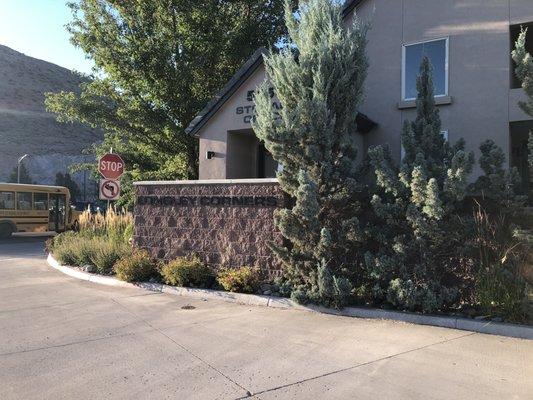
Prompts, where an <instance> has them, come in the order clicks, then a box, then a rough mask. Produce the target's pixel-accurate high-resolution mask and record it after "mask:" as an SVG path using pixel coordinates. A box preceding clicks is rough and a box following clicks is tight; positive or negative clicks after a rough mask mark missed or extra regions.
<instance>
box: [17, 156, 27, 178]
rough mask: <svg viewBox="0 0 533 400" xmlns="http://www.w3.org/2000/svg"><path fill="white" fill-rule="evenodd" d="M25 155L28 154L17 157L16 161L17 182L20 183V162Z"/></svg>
mask: <svg viewBox="0 0 533 400" xmlns="http://www.w3.org/2000/svg"><path fill="white" fill-rule="evenodd" d="M26 157H28V154H24V155H23V156H22V157H20V158H19V160H18V162H17V183H20V164H21V163H22V160H24V159H25V158H26Z"/></svg>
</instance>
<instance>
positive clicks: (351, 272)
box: [253, 0, 368, 307]
mask: <svg viewBox="0 0 533 400" xmlns="http://www.w3.org/2000/svg"><path fill="white" fill-rule="evenodd" d="M285 20H286V24H287V28H288V32H289V36H290V40H289V43H288V45H287V47H286V48H285V49H283V50H282V51H281V52H280V53H279V54H276V53H273V52H271V53H270V54H269V55H268V56H267V57H265V64H266V70H267V76H268V82H267V83H265V84H264V85H263V86H262V87H261V89H260V90H258V93H257V95H256V98H255V104H256V119H255V122H254V124H253V127H254V130H255V132H256V134H257V136H258V137H259V138H260V139H261V140H262V141H264V143H265V147H266V148H267V149H268V150H269V151H270V153H272V155H273V157H274V159H275V160H276V161H278V162H279V163H280V164H281V165H282V166H283V171H282V172H279V173H278V178H279V181H280V185H281V187H282V189H283V190H284V191H285V192H286V193H288V194H289V195H290V196H291V197H292V198H293V199H294V206H293V207H292V208H291V209H284V210H281V211H280V212H279V213H278V214H277V216H276V225H277V226H278V228H279V229H280V231H281V232H282V234H283V236H284V237H285V238H286V239H288V241H289V242H290V246H289V247H282V246H273V249H274V251H275V252H276V254H277V255H278V256H279V257H280V258H281V260H282V261H283V263H284V265H285V272H286V274H285V275H286V277H287V278H289V280H290V281H291V283H292V284H293V287H294V290H293V293H292V296H293V298H295V299H296V300H298V301H300V302H306V301H312V302H317V303H321V304H325V305H333V306H337V307H338V306H342V304H343V303H344V302H345V301H346V298H347V296H348V295H349V294H350V283H349V281H348V278H351V277H353V276H356V275H358V274H357V272H358V268H359V258H358V253H357V249H358V245H359V244H360V241H361V239H362V231H361V227H360V222H359V220H358V218H357V215H358V214H359V211H360V202H359V199H360V197H361V190H362V187H361V185H360V183H359V176H358V162H357V152H358V142H357V136H358V133H357V126H356V116H357V112H358V107H359V105H360V103H361V100H362V98H363V83H364V80H365V78H366V74H367V67H368V62H367V58H366V50H365V49H366V31H367V28H366V27H365V26H364V25H362V24H361V23H360V22H359V21H358V20H357V19H355V21H354V23H353V25H352V26H351V27H345V26H344V24H343V20H342V6H341V5H340V4H339V2H335V1H330V0H328V1H324V0H309V1H306V2H304V3H303V4H301V8H300V13H299V15H298V16H295V15H294V14H293V12H292V10H291V8H290V6H289V4H288V3H286V7H285ZM269 87H274V90H275V93H276V94H277V96H278V98H279V101H280V102H281V105H282V109H281V110H279V113H276V112H275V111H278V110H275V109H274V107H273V104H272V100H271V98H270V94H269V90H268V89H269Z"/></svg>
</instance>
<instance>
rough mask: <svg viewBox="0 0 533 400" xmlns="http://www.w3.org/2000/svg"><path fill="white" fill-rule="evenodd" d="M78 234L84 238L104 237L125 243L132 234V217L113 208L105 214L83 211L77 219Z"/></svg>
mask: <svg viewBox="0 0 533 400" xmlns="http://www.w3.org/2000/svg"><path fill="white" fill-rule="evenodd" d="M79 233H80V235H81V236H85V237H106V238H108V239H109V240H112V241H117V242H125V243H127V242H128V240H129V239H130V238H131V235H132V233H133V215H132V214H131V213H129V212H117V211H116V210H115V208H114V207H111V208H109V209H108V210H107V212H106V213H105V214H101V213H99V212H98V213H96V214H92V213H91V212H89V211H84V212H83V213H82V214H81V216H80V219H79Z"/></svg>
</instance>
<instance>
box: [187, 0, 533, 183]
mask: <svg viewBox="0 0 533 400" xmlns="http://www.w3.org/2000/svg"><path fill="white" fill-rule="evenodd" d="M355 14H357V15H358V16H359V18H361V19H362V20H363V21H367V22H369V23H370V24H371V26H372V28H371V30H370V31H369V34H368V47H367V52H368V57H369V62H370V68H369V73H368V78H367V80H366V88H365V95H366V97H365V100H364V103H363V104H362V107H361V110H360V115H359V118H358V126H357V127H354V134H356V135H358V137H359V139H360V143H361V147H362V149H363V152H364V151H366V149H368V147H369V146H372V145H377V144H383V143H388V144H389V146H390V147H391V150H392V152H393V154H394V156H395V157H396V158H397V159H398V160H399V159H400V157H401V143H400V133H401V130H402V126H403V123H404V121H405V120H406V119H413V118H414V116H415V103H414V98H415V96H416V87H415V80H416V75H417V73H418V68H419V65H420V61H421V59H422V56H423V55H424V54H425V55H427V56H428V57H429V58H430V60H431V62H432V64H433V67H434V75H435V76H434V81H435V91H436V101H437V104H438V105H439V108H440V113H441V118H442V122H443V124H442V128H443V134H444V135H446V136H447V137H448V140H450V141H451V142H455V141H456V140H458V139H459V138H461V137H462V138H464V139H465V140H466V142H467V147H468V149H471V150H475V151H476V155H478V147H479V144H480V143H481V142H482V141H483V140H485V139H492V140H494V141H495V142H496V143H497V144H498V145H499V146H500V147H501V148H503V149H504V151H506V152H507V154H508V161H509V162H510V164H511V165H512V166H516V167H518V168H519V169H520V170H521V172H522V173H523V175H524V181H527V180H528V178H527V176H526V175H527V167H526V165H527V164H526V158H527V149H526V143H527V134H528V132H529V131H530V130H533V120H532V118H531V117H529V116H527V115H526V114H524V113H523V112H522V111H521V110H520V108H519V106H518V102H519V101H520V100H523V99H524V92H523V90H522V89H521V88H520V82H518V81H517V79H516V78H515V76H514V72H513V71H514V66H513V62H512V59H511V56H510V53H511V51H512V49H513V44H514V41H515V40H516V38H517V36H518V33H519V31H520V26H529V25H530V24H531V27H532V28H533V0H438V1H437V0H352V1H349V2H347V4H346V6H345V8H344V18H345V19H344V20H345V23H346V24H351V22H352V19H353V17H354V15H355ZM528 36H529V38H528V47H529V50H530V52H532V53H533V29H531V30H530V31H529V35H528ZM263 52H264V51H263V50H258V51H257V52H256V54H254V56H253V57H252V58H251V59H250V60H249V61H248V62H247V63H246V64H245V65H244V66H243V67H242V69H241V70H240V71H238V72H237V74H236V75H235V76H234V77H233V78H232V79H231V80H230V82H228V84H227V85H226V86H225V87H224V88H223V89H222V91H221V92H220V93H219V95H217V96H216V97H215V98H214V99H213V101H212V102H211V103H209V104H208V105H207V106H206V108H205V109H204V110H203V111H202V112H201V113H200V115H199V116H198V117H197V118H196V119H195V120H194V121H193V122H192V123H191V125H190V126H189V128H188V132H189V133H190V134H192V135H195V136H197V137H198V138H199V140H200V179H238V178H263V177H272V176H274V175H275V170H276V168H277V165H276V163H275V162H274V161H273V160H272V158H271V157H270V156H269V154H268V153H267V152H266V151H265V149H264V147H263V146H262V145H261V144H260V143H259V141H258V140H257V139H256V137H255V135H254V134H253V131H252V129H251V125H250V121H251V119H252V118H253V114H254V103H253V91H254V90H255V89H256V88H257V86H258V85H259V84H261V83H262V82H263V81H264V79H265V69H264V66H263V58H262V54H263ZM273 101H274V102H276V99H275V97H273ZM356 131H357V133H356ZM476 168H477V167H476ZM478 173H479V170H478V169H477V170H476V171H475V174H478Z"/></svg>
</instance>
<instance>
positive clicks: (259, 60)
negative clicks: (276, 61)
mask: <svg viewBox="0 0 533 400" xmlns="http://www.w3.org/2000/svg"><path fill="white" fill-rule="evenodd" d="M364 1H366V0H347V1H346V4H345V6H344V8H343V11H342V15H343V17H344V18H346V17H347V16H348V15H350V13H351V12H352V11H353V10H354V9H355V7H357V6H358V5H359V4H361V3H362V2H364ZM267 53H268V51H267V49H266V48H264V47H261V48H260V49H258V50H257V51H256V52H255V53H254V54H253V55H252V56H251V57H250V59H248V61H246V63H245V64H244V65H243V66H242V67H241V68H240V69H239V70H238V71H237V72H236V73H235V75H233V77H232V78H231V79H230V80H229V82H228V83H227V84H226V85H225V86H224V87H223V88H222V90H220V92H218V93H217V95H216V96H215V97H213V99H212V100H211V101H210V102H209V103H208V104H207V105H206V106H205V107H204V108H203V109H202V110H201V111H200V112H199V113H198V115H197V116H196V117H195V118H194V119H193V120H192V121H191V123H190V124H189V126H188V127H187V128H186V129H185V133H186V134H188V135H191V136H194V137H199V132H200V130H201V129H202V127H203V126H204V125H205V124H206V123H207V122H208V121H209V119H211V117H212V116H213V115H214V114H215V113H216V112H217V111H218V110H219V109H220V108H221V107H222V106H223V105H224V103H225V102H226V101H227V100H228V99H229V98H230V97H231V96H232V95H233V94H234V93H235V92H236V91H237V89H239V87H241V85H242V84H243V83H244V82H246V80H247V79H248V78H249V77H250V76H251V75H252V74H253V73H254V72H255V71H256V70H257V68H258V67H259V66H261V65H262V64H263V55H265V54H267ZM360 124H361V125H364V126H365V129H363V130H361V132H363V133H366V132H368V131H370V130H372V129H373V128H374V127H375V126H376V125H377V124H376V123H375V122H374V121H372V120H370V119H369V118H368V117H366V116H364V118H363V119H361V118H360V117H359V115H358V125H360Z"/></svg>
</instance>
